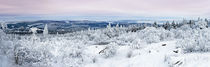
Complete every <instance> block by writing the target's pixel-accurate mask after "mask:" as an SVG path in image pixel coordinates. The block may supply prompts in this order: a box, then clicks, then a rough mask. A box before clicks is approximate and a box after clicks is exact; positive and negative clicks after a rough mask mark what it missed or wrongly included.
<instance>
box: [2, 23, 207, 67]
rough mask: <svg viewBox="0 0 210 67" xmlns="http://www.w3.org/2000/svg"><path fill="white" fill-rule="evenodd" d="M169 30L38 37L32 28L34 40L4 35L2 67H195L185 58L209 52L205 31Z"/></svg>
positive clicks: (106, 30)
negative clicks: (193, 53) (192, 54)
mask: <svg viewBox="0 0 210 67" xmlns="http://www.w3.org/2000/svg"><path fill="white" fill-rule="evenodd" d="M201 25H203V24H201ZM169 27H170V26H167V27H146V28H144V29H137V28H135V27H119V26H116V27H111V26H110V25H109V26H107V28H104V29H97V30H91V29H89V30H86V31H77V32H73V33H68V34H51V35H48V34H47V31H45V33H44V34H36V30H37V29H36V28H31V31H33V34H32V35H15V34H5V33H4V32H3V31H2V30H0V35H1V36H0V38H1V39H0V61H1V62H0V67H17V66H21V67H110V66H112V67H116V66H119V67H139V66H143V67H156V66H157V67H170V66H189V65H187V64H190V63H195V62H189V63H188V61H186V60H189V61H190V59H191V58H187V57H186V56H188V55H191V54H189V53H191V52H208V50H209V48H210V46H209V44H210V35H209V34H210V31H209V28H206V27H205V25H204V26H201V27H199V26H196V25H195V26H194V27H195V28H192V27H191V26H190V25H188V24H185V25H183V26H181V27H179V28H177V27H176V28H175V27H174V28H170V29H169ZM134 29H135V31H132V30H134ZM45 30H47V27H46V29H45ZM43 35H44V36H43ZM185 53H186V54H185ZM187 53H188V54H187ZM204 57H206V56H204ZM192 58H193V57H192ZM207 58H208V57H207ZM201 59H203V58H201ZM201 59H200V61H199V62H201ZM204 66H205V64H204Z"/></svg>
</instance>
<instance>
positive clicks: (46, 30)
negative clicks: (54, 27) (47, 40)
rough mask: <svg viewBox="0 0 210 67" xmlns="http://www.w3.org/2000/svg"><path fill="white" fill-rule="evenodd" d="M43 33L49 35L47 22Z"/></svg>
mask: <svg viewBox="0 0 210 67" xmlns="http://www.w3.org/2000/svg"><path fill="white" fill-rule="evenodd" d="M43 34H44V35H47V34H48V26H47V24H45V27H44V30H43Z"/></svg>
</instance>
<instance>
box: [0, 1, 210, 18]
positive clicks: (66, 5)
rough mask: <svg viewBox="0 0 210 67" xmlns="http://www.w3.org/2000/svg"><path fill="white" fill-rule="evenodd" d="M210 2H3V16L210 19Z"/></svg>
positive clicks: (1, 3) (1, 12) (0, 12)
mask: <svg viewBox="0 0 210 67" xmlns="http://www.w3.org/2000/svg"><path fill="white" fill-rule="evenodd" d="M209 3H210V0H0V14H24V15H33V14H43V15H69V16H75V15H76V16H77V15H78V16H82V15H86V16H87V15H90V16H91V15H94V16H95V15H99V16H104V15H114V16H116V15H117V16H118V15H131V16H209V15H210V4H209Z"/></svg>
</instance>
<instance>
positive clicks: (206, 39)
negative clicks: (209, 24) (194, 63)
mask: <svg viewBox="0 0 210 67" xmlns="http://www.w3.org/2000/svg"><path fill="white" fill-rule="evenodd" d="M208 30H209V29H202V30H200V29H197V30H193V31H191V32H189V31H185V32H183V34H187V35H186V36H184V37H183V38H182V39H180V40H179V41H177V44H178V47H181V48H183V50H184V51H185V52H197V51H202V52H206V51H209V50H210V35H209V34H210V32H209V31H208ZM189 33H190V34H189Z"/></svg>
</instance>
